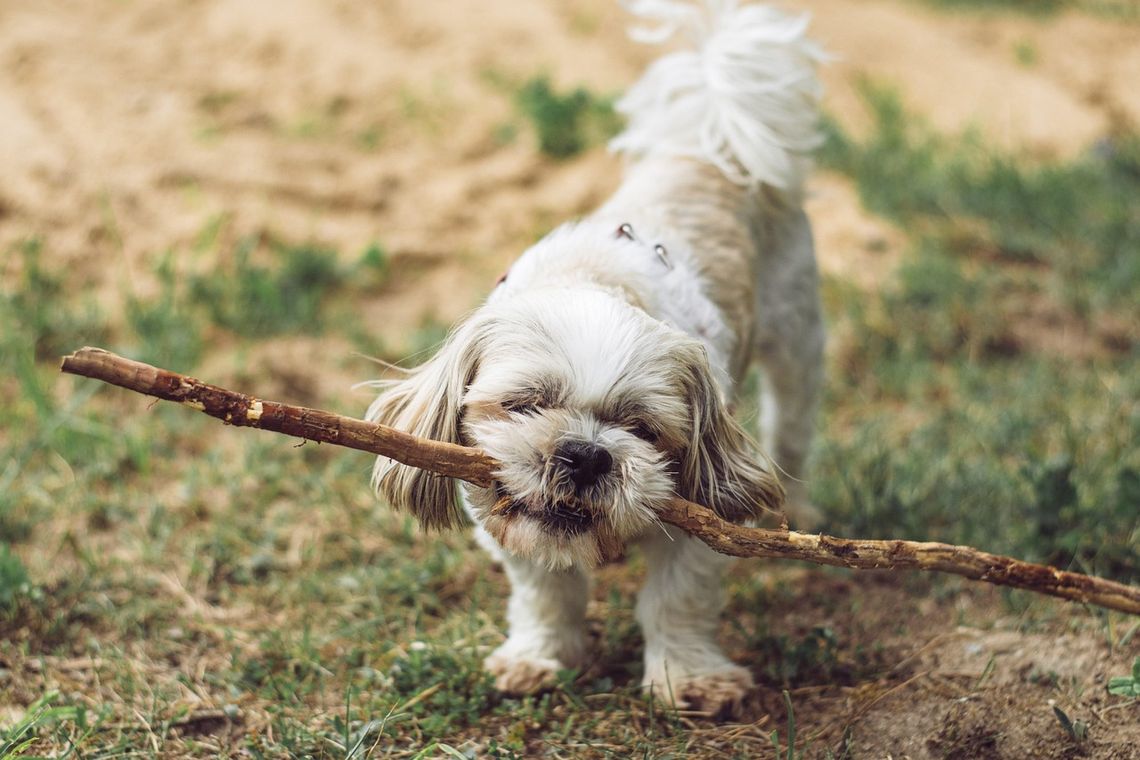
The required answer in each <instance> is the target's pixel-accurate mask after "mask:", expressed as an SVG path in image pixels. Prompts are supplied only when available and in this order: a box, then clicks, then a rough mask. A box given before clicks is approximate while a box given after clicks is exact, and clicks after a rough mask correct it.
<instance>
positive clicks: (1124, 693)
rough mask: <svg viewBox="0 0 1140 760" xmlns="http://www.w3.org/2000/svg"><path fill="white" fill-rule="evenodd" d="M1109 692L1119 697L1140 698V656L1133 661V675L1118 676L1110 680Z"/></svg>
mask: <svg viewBox="0 0 1140 760" xmlns="http://www.w3.org/2000/svg"><path fill="white" fill-rule="evenodd" d="M1108 693H1109V694H1115V695H1117V696H1118V697H1135V698H1137V699H1140V657H1137V658H1136V659H1135V660H1133V661H1132V675H1128V676H1118V677H1116V678H1110V679H1109V680H1108Z"/></svg>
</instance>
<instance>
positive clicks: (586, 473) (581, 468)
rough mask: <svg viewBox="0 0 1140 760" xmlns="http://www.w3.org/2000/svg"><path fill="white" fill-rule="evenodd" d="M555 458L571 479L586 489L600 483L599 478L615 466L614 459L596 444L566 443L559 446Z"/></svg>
mask: <svg viewBox="0 0 1140 760" xmlns="http://www.w3.org/2000/svg"><path fill="white" fill-rule="evenodd" d="M554 457H555V458H556V459H557V460H558V461H560V462H562V465H563V466H564V467H565V468H566V471H567V472H568V473H569V474H570V479H571V480H573V481H574V485H576V486H578V488H586V487H587V486H592V485H594V484H595V483H597V482H598V478H600V477H602V476H603V475H605V474H606V473H607V472H609V471H610V470H611V469H612V468H613V466H614V458H613V457H612V456H610V452H608V451H606V450H605V449H604V448H602V447H601V446H599V445H597V444H596V443H587V442H585V441H566V442H565V443H563V444H561V445H559V447H558V449H557V450H556V451H555V452H554Z"/></svg>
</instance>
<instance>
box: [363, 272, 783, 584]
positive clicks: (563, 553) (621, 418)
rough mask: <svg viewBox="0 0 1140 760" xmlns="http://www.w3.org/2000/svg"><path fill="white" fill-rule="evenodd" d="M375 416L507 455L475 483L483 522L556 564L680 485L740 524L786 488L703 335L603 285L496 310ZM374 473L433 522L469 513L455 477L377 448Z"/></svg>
mask: <svg viewBox="0 0 1140 760" xmlns="http://www.w3.org/2000/svg"><path fill="white" fill-rule="evenodd" d="M369 418H370V419H373V420H375V421H378V422H382V423H385V424H388V425H392V426H394V427H397V428H400V429H402V430H406V431H408V432H410V433H413V434H415V435H418V436H422V437H426V438H432V439H435V440H441V441H448V442H453V443H460V444H464V445H469V446H476V447H478V448H481V449H483V450H484V451H485V452H487V454H489V455H490V456H492V457H494V458H495V459H497V460H498V461H499V462H500V463H501V464H502V467H501V469H500V470H499V471H498V474H497V481H496V484H495V486H494V487H492V488H476V487H469V490H468V500H469V502H470V505H471V507H472V512H473V514H474V516H475V519H476V520H477V521H479V523H480V524H481V525H482V526H483V527H484V528H485V529H486V530H487V531H488V532H489V533H490V534H491V535H492V536H493V537H494V538H495V539H496V540H497V541H498V542H499V543H500V544H501V545H502V546H503V547H504V548H505V549H507V550H508V551H509V552H511V553H514V554H519V555H523V556H528V557H531V558H533V559H535V560H536V561H539V562H542V563H544V564H546V565H547V566H549V567H552V568H564V567H569V566H570V565H573V564H580V565H586V566H589V565H594V564H597V563H598V562H599V561H601V560H604V559H607V558H612V557H614V556H616V555H617V554H619V553H620V551H621V548H622V546H623V545H624V543H625V542H626V541H627V540H629V539H631V538H634V537H636V536H637V535H639V534H641V533H642V532H644V531H645V530H646V529H647V528H650V527H651V526H653V525H654V524H655V522H656V518H655V516H654V507H655V506H656V505H659V504H661V503H662V502H664V501H665V500H667V499H669V498H670V497H671V496H672V495H673V494H674V493H677V494H678V495H681V496H683V497H685V498H687V499H690V500H693V501H696V502H698V503H703V504H705V505H707V506H709V507H711V508H713V509H714V510H716V511H717V512H718V513H720V514H721V515H722V516H725V517H728V518H730V519H741V518H745V517H748V516H753V515H758V514H760V513H761V512H762V511H764V510H765V509H768V508H770V507H775V506H777V505H778V503H779V500H780V498H781V490H780V486H779V484H778V482H777V480H776V479H775V478H774V477H773V476H772V474H771V472H770V470H769V469H768V468H767V466H766V463H765V460H763V459H762V457H761V455H760V454H759V452H758V451H756V449H755V447H754V446H753V445H751V443H750V441H749V439H748V437H747V435H746V434H745V433H744V432H743V430H741V428H740V427H739V425H738V424H737V423H736V422H735V421H734V420H733V419H732V418H731V416H730V415H729V414H728V413H727V412H726V410H725V408H724V405H723V402H722V401H721V398H720V395H719V393H718V391H717V389H716V388H715V386H714V382H713V380H712V376H711V373H710V369H709V366H708V360H707V358H706V355H705V351H704V349H703V348H702V347H701V346H700V344H699V343H697V342H696V341H695V340H693V339H692V338H689V337H688V336H686V335H684V334H683V333H681V332H680V331H678V330H675V329H672V328H670V327H668V326H666V325H665V324H663V323H661V322H659V321H657V320H654V319H652V318H650V317H649V316H647V315H646V314H645V313H644V312H642V311H640V310H639V309H636V308H634V307H633V306H630V305H629V304H627V303H625V302H624V301H622V300H620V299H619V298H616V297H614V296H611V295H608V294H606V293H604V292H601V291H594V290H565V289H547V290H541V291H534V292H526V293H522V294H519V295H515V296H513V297H512V298H510V299H509V300H506V301H505V302H501V303H492V304H489V305H487V306H484V307H483V308H482V309H481V310H480V311H478V312H476V313H475V314H474V315H473V316H472V317H471V318H470V319H469V320H468V321H466V322H465V323H464V324H462V325H461V326H460V327H459V328H458V329H457V330H455V331H454V332H453V333H452V335H451V336H450V337H449V339H448V340H447V342H446V343H445V345H444V347H443V348H442V350H441V351H440V352H439V353H438V354H437V355H436V356H435V357H434V358H433V359H431V360H430V361H429V362H428V363H427V364H425V365H423V366H421V367H420V368H418V369H416V370H414V371H413V372H412V373H411V374H410V375H409V376H408V377H406V378H405V379H402V380H399V381H396V382H395V383H393V384H391V385H390V386H389V387H388V388H387V389H386V390H385V392H383V393H382V394H381V395H380V397H379V398H378V399H377V400H376V401H375V402H374V403H373V405H372V408H371V409H370V410H369ZM374 480H375V483H376V485H377V487H378V488H379V490H380V491H381V493H383V495H384V496H385V497H386V498H387V499H388V501H389V502H391V503H392V504H393V505H394V506H397V507H401V508H407V509H409V510H411V511H412V512H413V513H414V514H416V515H417V517H419V519H420V520H421V522H423V523H425V524H427V525H429V526H437V527H444V526H447V525H450V524H451V523H452V522H453V521H454V520H455V519H456V517H457V516H458V507H457V504H456V492H455V486H454V483H453V481H452V480H451V479H449V478H443V477H440V476H437V475H433V474H430V473H427V472H424V471H422V470H418V469H415V468H410V467H406V466H404V465H400V464H398V463H395V462H393V461H391V460H388V459H380V460H378V462H377V465H376V470H375V473H374Z"/></svg>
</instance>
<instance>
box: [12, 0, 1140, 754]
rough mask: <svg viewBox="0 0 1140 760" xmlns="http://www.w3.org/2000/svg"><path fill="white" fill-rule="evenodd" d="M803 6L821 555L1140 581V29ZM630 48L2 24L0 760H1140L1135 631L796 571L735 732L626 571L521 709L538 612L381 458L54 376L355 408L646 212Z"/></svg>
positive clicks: (1128, 9) (611, 22)
mask: <svg viewBox="0 0 1140 760" xmlns="http://www.w3.org/2000/svg"><path fill="white" fill-rule="evenodd" d="M787 7H789V8H790V9H792V10H805V11H808V12H810V13H811V14H812V19H813V21H812V27H811V28H812V35H813V36H814V38H815V39H817V40H818V41H820V42H821V43H822V44H823V45H824V47H825V48H826V49H827V50H828V51H829V52H830V53H831V54H832V55H833V60H832V61H831V62H830V63H829V64H828V65H827V66H825V67H824V68H823V69H822V72H821V74H822V79H823V81H824V83H825V87H826V95H825V98H824V103H823V105H824V109H825V112H826V118H825V125H824V126H825V132H826V134H827V141H826V143H825V144H824V146H823V147H822V149H821V151H820V156H819V171H818V172H817V174H816V176H815V178H814V180H813V181H812V183H811V185H810V198H809V201H808V211H809V213H810V214H811V216H812V219H813V223H814V225H815V231H816V236H817V246H818V249H819V255H820V259H821V268H822V271H823V295H824V302H825V306H826V309H827V313H828V319H829V323H830V332H831V339H830V345H829V353H828V376H829V380H828V388H827V392H826V398H825V402H824V406H823V409H822V411H821V414H820V419H819V424H818V428H819V435H818V439H817V444H816V447H815V451H814V452H813V466H812V470H811V476H810V487H811V491H812V494H813V498H814V500H815V502H816V503H817V504H819V505H821V506H822V507H823V508H824V511H825V512H826V513H827V516H828V523H827V525H826V526H825V529H826V530H827V531H828V532H831V533H834V534H837V535H846V536H858V537H899V538H925V539H932V540H944V541H952V542H958V543H967V544H972V545H974V546H977V547H979V548H983V549H987V550H990V551H997V552H1004V553H1011V554H1015V555H1017V556H1020V557H1023V558H1026V559H1031V560H1036V561H1044V562H1050V563H1053V564H1056V565H1058V566H1061V567H1067V568H1071V569H1075V570H1079V571H1082V572H1092V573H1096V574H1099V575H1104V576H1107V577H1112V578H1116V579H1118V580H1122V581H1125V582H1133V583H1136V582H1140V406H1138V401H1137V399H1138V398H1140V363H1138V355H1137V352H1138V347H1137V346H1138V339H1140V139H1138V137H1137V129H1138V126H1137V125H1140V86H1138V85H1137V83H1138V82H1140V6H1138V5H1137V4H1136V3H1135V2H1134V1H1133V0H1103V1H1098V0H1084V1H1081V0H1071V1H1066V0H1037V1H1033V0H1022V1H1020V2H1019V1H1017V0H990V1H986V0H863V1H862V2H843V1H841V0H805V1H803V2H798V3H795V4H790V3H789V4H787ZM626 27H627V18H626V17H625V15H624V12H623V11H622V9H621V8H620V7H619V6H618V4H617V3H616V2H611V1H610V0H584V1H582V2H575V3H563V2H557V1H556V0H532V1H531V2H509V3H508V2H495V3H488V2H469V1H468V0H448V2H442V1H437V0H419V1H413V0H378V1H370V2H347V1H339V0H335V1H334V0H288V1H287V2H276V3H268V2H258V1H256V0H244V1H243V0H192V1H186V0H181V1H178V2H174V1H173V0H172V1H170V2H160V1H157V0H146V1H144V0H88V2H83V3H74V2H64V1H63V0H43V1H42V2H20V1H19V0H6V1H5V2H0V167H2V168H3V172H4V175H3V181H2V182H0V362H2V363H0V420H3V422H2V423H0V737H2V740H0V757H2V756H5V752H9V753H15V752H16V751H17V750H16V748H17V747H20V746H21V745H25V744H26V743H27V742H29V741H31V742H33V743H32V744H31V745H29V746H25V748H24V750H22V751H25V752H31V753H33V754H38V755H44V754H49V753H52V752H58V753H75V754H82V755H100V756H101V755H102V754H108V755H117V754H138V755H148V754H149V755H161V756H201V757H215V756H237V755H241V756H248V755H254V756H259V757H261V756H265V757H270V756H273V757H276V756H303V755H309V756H318V757H365V756H372V755H375V756H380V755H388V754H393V755H397V756H400V755H408V756H412V755H415V754H416V753H417V752H419V753H425V754H423V755H421V756H436V755H438V754H440V753H444V752H447V751H448V748H458V749H457V751H459V752H467V753H468V755H469V756H502V757H511V756H519V757H521V756H524V755H525V756H532V755H533V754H535V753H537V752H546V753H548V754H551V755H553V756H566V757H569V756H598V757H601V756H607V753H610V754H612V753H614V752H619V753H625V752H626V751H637V752H638V753H639V754H644V755H645V756H659V755H662V754H667V753H689V754H693V755H694V756H708V757H714V756H716V757H719V756H733V755H741V754H745V755H748V756H764V755H765V754H768V755H772V754H773V753H774V752H775V751H776V750H775V749H774V746H773V743H772V732H773V731H776V732H778V737H779V738H780V740H781V741H784V743H785V744H786V743H787V739H788V734H789V729H792V731H793V732H794V733H795V741H796V744H797V747H798V750H799V751H803V752H805V753H806V755H805V756H807V757H815V756H819V757H825V756H828V755H827V753H830V755H831V756H833V757H862V756H868V757H882V756H884V755H885V754H886V753H894V754H895V755H896V756H898V755H900V754H907V753H909V755H910V756H912V757H927V756H929V757H983V756H984V757H1007V756H1008V757H1025V756H1029V755H1032V756H1034V757H1054V756H1055V757H1068V756H1070V754H1071V753H1072V752H1078V751H1079V752H1086V753H1091V754H1092V756H1103V757H1135V755H1134V754H1133V755H1129V754H1127V753H1128V752H1135V747H1136V746H1140V744H1138V743H1140V728H1138V726H1140V707H1138V706H1137V704H1136V703H1135V702H1129V701H1127V699H1126V698H1124V697H1120V696H1118V695H1116V694H1114V693H1111V692H1108V691H1107V690H1106V688H1105V684H1106V683H1107V682H1108V679H1110V678H1112V677H1117V676H1123V675H1125V674H1126V673H1128V672H1130V667H1131V663H1132V661H1133V658H1134V657H1136V656H1137V655H1140V635H1137V625H1136V624H1135V622H1134V621H1133V620H1130V619H1127V618H1125V617H1124V616H1122V615H1111V614H1106V613H1103V612H1097V611H1093V610H1085V609H1082V608H1081V607H1079V606H1076V605H1062V604H1055V603H1053V602H1051V601H1046V600H1042V599H1037V598H1031V597H1029V596H1027V595H1023V594H1011V593H1006V592H1002V591H999V590H995V589H990V588H978V587H975V586H973V585H966V584H963V583H958V582H956V581H946V580H942V581H936V580H932V579H930V578H916V577H910V576H880V575H876V574H862V575H857V576H856V575H851V574H848V573H841V572H836V571H831V570H823V569H806V568H802V567H794V566H791V565H779V566H777V565H774V564H773V563H759V562H748V563H740V564H738V565H737V566H736V569H735V570H734V572H733V579H732V583H731V585H730V589H729V598H730V603H729V604H730V610H729V612H730V614H729V616H728V618H729V620H730V622H726V625H725V632H724V636H725V640H726V642H728V644H729V648H730V652H731V654H732V655H733V657H734V658H735V659H736V660H738V661H740V662H742V663H746V664H748V665H749V666H750V667H751V668H752V670H753V673H754V675H755V676H756V678H757V680H758V682H759V683H760V689H759V690H758V694H757V695H756V698H755V700H754V703H753V704H751V705H750V707H749V710H748V713H747V716H746V717H747V721H746V723H745V724H744V725H741V726H733V727H722V726H716V725H715V724H711V723H709V722H707V721H702V720H701V719H699V718H696V717H693V716H685V715H682V714H678V713H676V712H675V711H672V712H671V711H669V710H663V709H654V707H653V705H647V704H646V703H645V702H644V701H643V700H641V698H640V697H639V696H638V694H637V689H636V686H637V683H638V681H639V678H640V668H641V665H640V661H639V657H640V649H639V647H640V640H639V636H638V634H637V631H636V626H635V624H634V621H633V615H632V604H633V593H634V591H635V589H636V587H637V583H638V578H639V571H640V560H639V558H638V557H636V556H634V557H633V558H632V560H631V563H630V565H629V566H626V567H613V568H606V569H604V570H603V571H602V572H601V573H600V575H601V578H600V582H599V583H598V584H597V588H596V590H595V593H594V601H593V602H592V603H591V607H590V620H591V630H592V633H593V635H594V636H595V639H596V646H597V648H598V650H599V657H598V661H597V662H596V663H595V664H594V665H592V666H591V667H590V668H589V669H588V670H587V671H584V672H581V673H567V674H566V679H565V683H564V684H563V688H562V689H561V690H559V691H558V692H555V693H553V694H548V695H545V696H541V697H534V698H526V699H505V698H503V697H501V696H499V695H496V694H495V693H494V692H493V690H491V689H490V686H489V683H488V682H487V679H486V678H485V677H484V676H483V675H482V673H481V671H480V669H479V661H480V659H481V657H482V656H483V655H484V654H485V653H486V652H487V651H489V649H490V648H492V647H493V646H494V645H496V644H497V643H498V642H499V641H500V640H501V635H502V625H503V622H502V606H503V599H504V598H505V589H506V583H505V580H504V579H503V578H502V577H501V575H500V574H499V571H498V570H497V569H496V568H494V567H493V566H492V565H491V564H490V563H489V561H488V560H487V559H486V558H485V557H484V555H483V554H482V553H481V552H479V551H477V550H476V549H474V547H473V546H472V544H471V541H470V539H469V537H468V536H466V535H464V534H459V533H457V534H453V535H442V536H440V535H430V536H429V535H425V534H423V533H421V532H420V531H419V530H418V529H417V528H416V527H415V526H414V525H413V524H412V523H411V522H410V521H409V520H407V519H405V518H404V517H403V516H402V515H395V514H393V513H391V512H390V511H389V510H388V509H387V508H386V507H385V506H384V505H381V504H379V503H378V502H376V500H375V498H374V497H373V496H372V495H371V494H370V492H369V489H368V475H369V469H370V466H371V462H370V460H369V458H368V457H366V456H364V455H361V454H357V453H353V452H347V451H334V450H332V449H331V448H330V447H319V446H317V445H314V444H307V445H304V446H301V447H295V446H293V445H291V444H290V442H289V441H287V440H285V439H283V438H280V437H279V436H274V435H272V434H267V433H257V432H253V431H235V430H231V429H227V428H223V427H221V426H220V425H218V424H217V423H215V422H213V421H211V420H207V419H204V418H203V419H201V420H199V419H197V418H196V417H194V416H193V415H192V414H190V413H189V412H188V411H186V410H183V409H179V408H174V407H169V406H167V405H152V404H150V403H149V402H148V401H147V400H145V399H142V398H141V397H138V396H135V395H133V394H129V393H127V392H125V391H118V390H114V389H111V388H107V387H100V386H99V385H98V384H97V383H95V382H93V381H80V380H77V379H75V378H71V377H60V376H59V375H58V371H57V368H58V357H59V356H60V355H62V354H64V353H68V352H70V351H72V350H74V349H75V348H78V347H79V346H82V345H85V344H93V345H101V346H104V347H107V348H110V349H112V350H116V351H118V352H120V353H124V354H126V355H128V356H131V357H133V358H138V359H141V360H143V361H148V362H152V363H155V364H158V365H160V366H164V367H167V368H170V369H173V370H175V371H181V372H186V373H190V374H194V375H196V376H199V377H202V378H203V379H206V380H208V381H210V382H215V383H218V384H221V385H226V386H229V387H232V388H235V389H238V390H242V391H245V392H249V393H252V394H255V395H259V396H262V397H267V398H273V399H279V400H282V401H289V402H293V403H299V404H306V405H312V406H323V407H325V408H330V409H334V410H336V411H339V412H342V413H345V414H352V415H359V414H361V413H362V412H363V410H364V409H365V408H366V406H367V404H368V402H369V400H370V394H369V393H368V391H367V390H364V389H353V384H354V383H357V382H360V381H362V380H368V379H373V378H375V377H377V376H379V375H380V374H381V372H382V369H381V367H380V366H379V365H377V364H376V363H375V362H373V361H371V358H380V359H384V360H387V361H396V362H401V363H405V364H410V363H414V362H416V361H418V360H420V359H422V358H423V357H424V356H425V355H426V353H425V352H430V350H431V348H432V347H433V346H434V345H436V344H437V343H438V342H439V341H440V340H441V338H442V337H443V335H444V334H445V333H446V330H447V329H448V327H449V326H450V325H451V324H452V323H453V322H454V321H455V320H457V319H458V318H460V317H461V316H462V315H463V314H464V313H466V312H467V311H468V310H470V309H471V308H472V307H474V306H475V305H476V304H477V303H479V301H480V299H481V298H482V297H483V296H484V295H485V294H486V293H487V291H488V290H489V289H490V287H491V286H492V284H493V282H494V280H495V277H496V276H497V275H498V274H499V273H500V272H501V271H503V270H504V269H505V267H506V266H507V264H508V263H509V262H510V261H511V260H513V258H514V257H516V256H517V255H518V254H519V253H520V252H521V251H522V250H523V249H524V248H525V247H526V246H528V245H529V244H530V243H532V242H533V241H535V240H536V239H537V238H538V237H540V236H541V235H542V234H544V233H545V232H546V231H548V230H549V229H551V228H552V227H553V226H554V225H556V224H558V223H560V222H562V221H564V220H566V219H568V218H572V217H574V216H578V215H582V214H585V213H587V212H589V211H590V210H591V209H592V208H594V207H595V206H596V205H597V204H598V203H599V202H601V201H602V200H604V199H605V198H606V197H607V195H608V194H609V193H610V192H611V191H612V190H613V189H614V188H615V187H616V185H617V183H618V181H619V179H620V175H621V166H620V163H619V162H618V161H617V160H616V159H614V158H613V157H611V156H609V155H608V154H607V153H606V151H605V149H604V145H605V141H606V139H607V138H608V137H609V136H611V135H612V134H613V133H614V132H615V131H616V130H617V129H620V124H621V122H620V119H619V118H618V117H616V116H615V115H614V113H613V110H612V103H613V101H614V99H615V98H616V97H617V96H618V95H620V93H621V91H622V89H623V88H624V87H625V86H627V85H628V84H629V83H630V82H632V81H633V80H634V79H635V78H636V77H637V76H638V75H639V74H640V72H641V71H642V70H643V68H644V67H645V65H646V64H647V63H648V62H650V61H651V60H653V59H654V58H655V57H656V56H657V55H659V54H660V51H659V50H657V49H653V48H647V47H642V46H638V45H635V44H634V43H632V42H630V41H628V40H627V38H626V36H625V30H626ZM751 385H752V386H754V385H755V379H753V380H752V381H751ZM754 390H755V389H754V387H752V388H749V389H748V390H747V391H746V401H747V400H748V399H750V398H751V396H753V395H755V394H754ZM744 407H745V408H744V411H743V415H744V416H745V417H746V418H747V420H748V421H750V422H751V421H754V418H755V412H754V410H753V409H752V408H751V407H750V406H749V405H748V403H745V404H744ZM1137 677H1138V678H1140V676H1137ZM785 692H786V697H785ZM962 698H968V699H964V700H962ZM954 700H959V701H954ZM1050 701H1051V702H1052V703H1053V704H1054V705H1055V706H1057V709H1058V710H1060V712H1061V715H1064V720H1062V719H1061V717H1060V716H1059V715H1058V714H1057V712H1055V711H1054V710H1053V709H1052V708H1051V707H1049V706H1048V705H1049V704H1050ZM659 707H660V706H659ZM793 725H794V726H798V729H794V728H793ZM631 748H632V749H631ZM1129 748H1131V749H1129ZM845 753H846V754H845ZM955 753H958V754H955ZM1066 753H1070V754H1066ZM1113 753H1116V754H1113Z"/></svg>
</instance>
